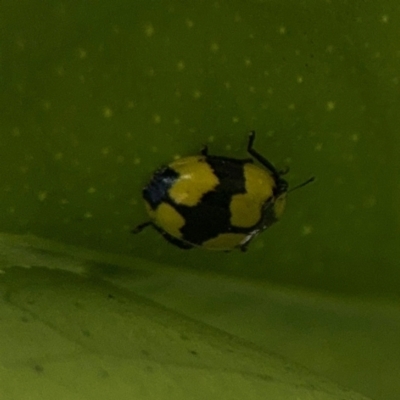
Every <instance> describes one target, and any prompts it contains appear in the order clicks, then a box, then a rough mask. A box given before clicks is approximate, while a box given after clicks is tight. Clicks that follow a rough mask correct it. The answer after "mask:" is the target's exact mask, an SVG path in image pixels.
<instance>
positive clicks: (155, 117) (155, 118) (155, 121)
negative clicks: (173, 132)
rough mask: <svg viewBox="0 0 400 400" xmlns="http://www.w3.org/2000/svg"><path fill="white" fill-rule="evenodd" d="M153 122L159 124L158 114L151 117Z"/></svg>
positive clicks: (159, 117)
mask: <svg viewBox="0 0 400 400" xmlns="http://www.w3.org/2000/svg"><path fill="white" fill-rule="evenodd" d="M153 122H154V123H155V124H159V123H161V116H160V115H159V114H154V115H153Z"/></svg>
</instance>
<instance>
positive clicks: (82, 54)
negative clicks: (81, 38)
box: [78, 47, 87, 59]
mask: <svg viewBox="0 0 400 400" xmlns="http://www.w3.org/2000/svg"><path fill="white" fill-rule="evenodd" d="M78 55H79V58H81V59H84V58H86V57H87V51H86V50H85V49H83V48H82V47H80V48H79V49H78Z"/></svg>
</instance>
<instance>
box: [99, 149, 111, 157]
mask: <svg viewBox="0 0 400 400" xmlns="http://www.w3.org/2000/svg"><path fill="white" fill-rule="evenodd" d="M101 154H103V156H108V155H109V154H110V148H109V147H103V148H102V149H101Z"/></svg>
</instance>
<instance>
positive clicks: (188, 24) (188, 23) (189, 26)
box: [185, 18, 194, 28]
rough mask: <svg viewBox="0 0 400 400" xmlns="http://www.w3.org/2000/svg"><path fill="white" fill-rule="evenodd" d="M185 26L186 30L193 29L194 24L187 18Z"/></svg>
mask: <svg viewBox="0 0 400 400" xmlns="http://www.w3.org/2000/svg"><path fill="white" fill-rule="evenodd" d="M185 24H186V26H187V27H188V28H193V26H194V22H193V21H192V20H191V19H189V18H188V19H187V20H186V21H185Z"/></svg>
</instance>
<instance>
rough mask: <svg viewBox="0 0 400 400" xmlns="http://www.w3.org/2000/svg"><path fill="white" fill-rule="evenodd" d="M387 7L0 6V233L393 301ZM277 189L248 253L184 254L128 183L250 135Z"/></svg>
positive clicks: (394, 86)
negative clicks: (278, 174)
mask: <svg viewBox="0 0 400 400" xmlns="http://www.w3.org/2000/svg"><path fill="white" fill-rule="evenodd" d="M399 20H400V14H399V5H398V2H397V1H394V0H385V1H380V2H373V1H369V2H365V1H360V0H356V1H354V0H351V1H319V0H318V1H316V0H315V1H284V2H283V1H238V0H235V1H229V2H228V1H218V2H214V1H196V2H184V1H163V0H160V1H148V0H146V1H144V0H141V1H138V0H135V1H123V0H117V1H112V2H111V1H110V2H106V1H90V2H89V1H68V2H59V1H47V2H35V1H28V0H25V1H23V0H21V1H18V2H14V1H11V0H8V1H3V2H2V4H1V13H0V29H1V31H0V34H1V42H0V46H1V47H0V85H1V86H0V88H1V91H0V107H1V113H0V130H1V142H0V151H1V169H2V170H1V177H2V178H1V201H0V205H1V209H2V212H1V214H0V215H1V217H0V218H1V220H0V227H1V230H2V231H5V232H12V233H32V234H34V235H38V236H42V237H48V238H52V239H56V240H60V241H62V242H65V243H70V244H79V245H83V246H85V247H88V248H94V249H102V250H107V251H111V252H115V253H122V254H129V255H133V256H137V257H139V258H143V259H146V260H151V261H157V262H161V263H164V264H170V265H179V266H184V267H187V268H194V269H208V270H212V271H216V272H220V273H226V274H231V275H241V276H244V277H248V278H257V279H265V280H268V281H276V282H280V283H285V284H294V285H301V286H305V287H316V288H320V289H329V290H333V291H339V292H349V293H361V292H362V293H364V294H386V295H398V294H399V287H400V272H399V268H398V260H399V252H400V250H399V241H398V235H399V207H398V204H399V200H400V199H399V197H400V185H399V179H398V173H399V167H400V161H399V156H398V154H399V148H400V146H399V135H398V127H399V122H400V121H399V113H398V109H399V104H400V99H399V93H400V92H399V79H400V77H399V70H400V69H399V67H400V65H399V64H400V63H399V61H400V45H399V40H398V38H399V34H400V32H399V31H400V29H399V26H400V21H399ZM251 129H255V130H256V131H257V133H258V137H257V142H256V149H257V150H258V151H259V152H261V153H262V154H263V155H265V156H266V157H267V158H269V159H271V161H273V162H274V163H275V164H276V165H277V167H278V168H283V167H285V166H289V167H290V174H289V176H288V179H289V182H290V184H292V185H296V184H297V183H300V182H302V181H303V180H304V179H306V178H308V177H309V176H311V175H315V176H316V177H317V181H316V182H315V183H314V184H313V185H310V186H308V187H307V188H304V189H302V190H299V191H297V192H294V193H293V194H290V198H289V201H288V206H287V211H286V213H285V215H284V216H283V219H282V221H281V222H280V223H279V224H277V225H276V226H274V227H272V228H271V229H270V230H269V231H267V232H265V233H263V235H261V236H260V237H259V238H258V239H257V240H256V241H255V242H254V243H252V245H251V246H250V249H249V251H248V253H246V254H241V253H240V252H232V253H230V254H225V253H214V252H210V253H208V252H204V251H202V250H193V251H189V252H183V251H182V250H179V249H177V248H174V247H173V246H171V245H169V244H168V243H166V242H164V241H163V240H162V238H160V236H159V235H157V234H156V233H155V232H152V231H151V230H148V231H145V232H143V233H142V234H141V235H137V236H133V235H131V234H130V233H129V230H130V229H131V228H132V227H134V226H135V225H136V224H138V223H140V222H142V221H144V220H146V218H147V217H146V213H145V209H144V205H143V203H142V200H141V188H142V187H143V185H144V184H145V183H146V181H147V180H148V179H149V177H150V176H151V173H152V171H153V170H154V169H155V168H157V167H158V166H159V165H161V164H163V163H166V162H169V161H171V160H172V159H173V158H174V157H175V156H177V155H188V154H192V153H196V152H197V151H198V150H199V149H200V148H201V146H202V144H204V143H208V144H209V146H210V152H211V153H214V154H221V155H229V156H233V157H243V156H245V145H246V137H247V132H248V131H249V130H251Z"/></svg>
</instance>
